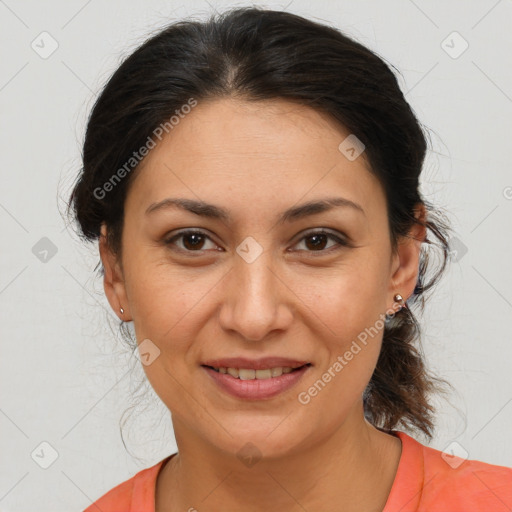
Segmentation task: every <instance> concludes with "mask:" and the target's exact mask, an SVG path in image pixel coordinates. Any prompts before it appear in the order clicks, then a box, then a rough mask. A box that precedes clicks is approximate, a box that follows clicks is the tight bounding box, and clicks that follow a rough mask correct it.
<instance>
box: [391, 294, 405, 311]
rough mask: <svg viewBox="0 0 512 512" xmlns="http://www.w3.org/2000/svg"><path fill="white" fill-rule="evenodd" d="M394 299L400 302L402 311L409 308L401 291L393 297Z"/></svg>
mask: <svg viewBox="0 0 512 512" xmlns="http://www.w3.org/2000/svg"><path fill="white" fill-rule="evenodd" d="M393 299H394V300H395V302H398V303H400V309H399V310H398V311H402V309H407V304H406V303H405V300H404V298H403V297H402V296H401V295H400V294H399V293H397V294H396V295H395V296H394V297H393Z"/></svg>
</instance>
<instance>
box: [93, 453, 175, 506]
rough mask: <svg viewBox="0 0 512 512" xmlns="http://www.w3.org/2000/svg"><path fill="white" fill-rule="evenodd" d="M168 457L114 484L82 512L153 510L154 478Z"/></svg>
mask: <svg viewBox="0 0 512 512" xmlns="http://www.w3.org/2000/svg"><path fill="white" fill-rule="evenodd" d="M169 458H170V457H167V458H165V459H163V460H161V461H160V462H158V463H157V464H155V465H154V466H151V467H149V468H146V469H143V470H142V471H139V472H138V473H137V474H135V475H134V476H133V477H131V478H130V479H128V480H126V481H124V482H122V483H120V484H118V485H116V486H115V487H114V488H113V489H110V491H108V492H106V493H105V494H103V496H101V497H100V498H99V499H97V500H96V501H95V502H94V503H92V504H91V505H90V506H89V507H88V508H86V509H85V510H84V511H83V512H98V510H101V511H102V512H130V511H132V510H133V511H135V510H138V509H139V507H142V509H141V510H147V511H148V512H149V511H150V510H154V503H155V487H156V479H157V476H158V472H159V471H160V468H161V467H162V465H163V464H164V462H165V461H167V460H168V459H169Z"/></svg>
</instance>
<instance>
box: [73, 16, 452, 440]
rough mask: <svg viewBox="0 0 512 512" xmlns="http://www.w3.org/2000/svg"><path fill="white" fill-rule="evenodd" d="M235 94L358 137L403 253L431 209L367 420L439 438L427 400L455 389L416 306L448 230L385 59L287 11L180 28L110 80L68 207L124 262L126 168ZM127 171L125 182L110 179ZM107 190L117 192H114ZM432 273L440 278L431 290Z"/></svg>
mask: <svg viewBox="0 0 512 512" xmlns="http://www.w3.org/2000/svg"><path fill="white" fill-rule="evenodd" d="M226 97H232V98H233V97H236V98H239V99H243V100H245V101H258V100H270V99H285V100H289V101H295V102H299V103H300V104H302V105H305V106H309V107H311V108H313V109H316V110H318V111H321V112H323V113H326V114H328V115H329V116H330V117H331V118H332V119H333V120H335V121H337V122H338V123H339V124H341V125H343V126H344V127H345V128H346V129H348V130H349V131H350V133H352V134H355V135H356V136H357V138H358V139H359V140H360V141H362V142H363V144H364V145H365V147H366V149H365V157H366V158H367V159H368V162H369V163H370V166H371V172H373V173H374V174H375V176H376V177H377V178H378V179H379V181H380V183H381V184H382V186H383V188H384V191H385V194H386V199H387V212H388V219H389V230H390V238H391V241H392V246H393V250H395V249H396V247H397V243H398V241H399V239H400V237H405V236H408V232H409V230H410V228H411V227H412V226H413V224H414V223H415V222H418V221H417V220H416V219H415V217H414V207H415V206H416V205H417V204H418V203H423V204H424V205H425V207H426V209H427V220H426V222H425V223H424V224H423V225H424V226H425V227H426V228H427V238H426V240H425V242H424V244H423V245H422V250H421V256H420V258H421V259H420V266H419V275H418V282H417V285H416V288H415V290H414V293H413V295H412V296H411V297H409V298H408V300H407V306H408V308H404V309H402V310H401V311H400V312H399V313H397V314H396V315H394V316H393V318H391V319H390V320H389V321H388V322H386V326H385V329H384V334H383V344H382V350H381V353H380V356H379V359H378V363H377V366H376V369H375V371H374V373H373V375H372V377H371V380H370V382H369V384H368V387H367V389H366V390H365V393H364V396H363V401H364V410H365V417H366V418H367V419H368V421H370V422H371V423H373V424H374V425H375V426H377V427H381V428H383V429H387V430H388V429H393V428H395V427H396V426H398V425H400V424H402V425H403V426H404V427H406V428H412V429H419V430H420V431H422V432H423V433H424V434H425V435H426V436H427V437H428V438H429V439H430V438H432V433H433V429H434V422H433V413H434V408H433V406H432V405H431V403H430V401H429V395H430V394H431V393H433V392H440V391H442V387H443V386H442V385H443V384H447V383H446V381H444V380H442V379H439V378H437V377H434V376H433V375H431V374H430V373H429V372H428V371H427V368H426V365H425V362H424V358H423V356H422V354H421V348H420V345H419V343H420V327H419V324H418V322H417V320H416V319H415V316H414V314H413V312H412V311H411V309H410V308H411V307H419V308H421V310H423V308H424V301H425V293H426V292H427V291H428V290H429V289H430V288H431V287H432V286H433V285H434V284H435V283H436V282H437V280H438V279H439V277H440V276H441V274H442V273H443V271H444V270H445V267H446V263H447V259H448V254H449V252H448V234H449V231H450V227H449V223H448V222H447V220H446V219H445V218H444V217H443V215H442V214H441V212H440V210H438V209H435V208H434V207H433V205H432V204H430V203H429V202H428V201H426V200H425V199H424V198H422V197H421V195H420V192H419V176H420V173H421V171H422V166H423V161H424V158H425V153H426V149H427V143H426V138H425V134H424V132H423V130H422V127H421V126H420V123H419V122H418V120H417V119H416V117H415V115H414V113H413V111H412V109H411V107H410V106H409V104H408V103H407V101H406V100H405V98H404V95H403V93H402V92H401V90H400V87H399V85H398V83H397V80H396V77H395V75H394V74H393V72H392V71H391V69H390V67H388V65H387V64H386V63H385V62H384V60H383V59H382V58H380V57H379V56H377V55H376V54H375V53H373V52H372V51H370V50H369V49H368V48H366V47H365V46H363V45H361V44H360V43H358V42H356V41H355V40H353V39H351V38H349V37H347V36H346V35H344V34H343V33H341V32H340V31H339V30H337V29H335V28H331V27H329V26H326V25H323V24H319V23H316V22H313V21H311V20H307V19H304V18H302V17H300V16H297V15H294V14H291V13H288V12H281V11H273V10H266V9H262V8H258V7H246V8H237V9H233V10H230V11H227V12H224V13H221V14H218V13H217V14H215V15H213V16H212V17H211V18H210V19H208V20H207V21H205V22H200V21H193V20H190V21H189V20H186V21H180V22H177V23H173V24H171V25H169V26H168V27H166V28H164V29H163V30H161V31H160V32H158V33H157V34H156V35H154V36H152V37H151V38H149V39H148V40H146V41H145V42H144V43H143V44H142V45H141V46H140V47H139V48H138V49H137V50H136V51H134V52H133V53H132V54H131V55H130V56H129V57H128V58H126V59H125V60H124V61H123V63H122V64H121V65H120V67H119V68H118V69H117V70H116V71H115V73H114V74H113V75H112V77H111V78H110V79H109V80H108V83H107V84H106V85H105V87H104V88H103V90H102V92H101V94H100V95H99V97H98V99H97V101H96V103H95V105H94V107H93V109H92V112H91V115H90V117H89V120H88V124H87V130H86V135H85V141H84V146H83V168H82V170H81V173H80V175H79V177H78V179H77V182H76V184H75V186H74V190H73V193H72V195H71V198H70V203H69V208H70V209H72V212H73V214H74V216H75V217H76V220H77V221H78V224H79V228H80V234H81V236H82V237H83V238H85V239H86V240H96V239H97V238H98V237H99V234H100V226H101V223H102V222H105V223H106V224H107V228H108V242H109V244H110V245H111V247H112V249H113V250H114V251H115V252H117V253H118V254H120V248H121V243H120V242H121V235H122V226H123V207H124V201H125V197H126V193H127V190H128V187H129V185H130V183H131V181H132V180H133V177H134V175H135V171H136V170H137V165H134V166H133V170H132V171H131V172H130V170H129V169H128V171H126V166H125V165H126V162H128V161H130V159H131V158H132V156H133V152H134V151H136V150H138V149H139V148H141V147H143V146H144V145H145V144H146V143H147V140H148V137H150V136H152V134H154V133H155V130H156V129H157V128H158V127H159V126H161V125H162V124H163V123H166V122H168V121H169V119H170V118H171V117H172V116H173V115H176V113H177V111H179V109H180V108H182V106H183V105H186V104H187V103H189V102H190V99H191V98H194V100H195V101H202V100H204V101H206V100H210V99H216V98H226ZM123 165H124V166H125V167H124V168H125V171H126V172H124V173H121V174H122V179H119V180H116V181H115V182H112V178H113V177H114V173H115V172H116V170H118V169H121V168H122V166H123ZM118 177H119V174H118ZM108 182H110V183H111V184H112V186H111V187H108V188H109V190H108V193H105V194H104V193H103V192H104V191H105V184H106V183H108ZM98 191H100V192H98ZM101 191H103V192H101ZM431 235H433V236H434V237H435V238H436V239H437V244H435V243H433V242H432V241H431V239H430V236H431ZM432 248H435V249H438V253H439V255H440V256H441V263H440V265H438V269H437V272H433V271H432V268H431V267H432V259H431V258H430V260H431V261H430V262H429V252H432ZM427 271H428V272H429V273H432V274H433V275H432V276H431V279H430V280H429V281H428V282H426V275H427Z"/></svg>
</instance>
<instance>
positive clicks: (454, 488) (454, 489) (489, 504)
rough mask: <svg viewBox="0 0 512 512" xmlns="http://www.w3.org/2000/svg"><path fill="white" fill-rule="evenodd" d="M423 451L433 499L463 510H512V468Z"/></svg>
mask: <svg viewBox="0 0 512 512" xmlns="http://www.w3.org/2000/svg"><path fill="white" fill-rule="evenodd" d="M422 449H423V454H424V468H425V479H424V480H425V490H426V489H427V488H430V489H429V492H428V493H426V496H428V499H429V500H433V501H434V502H436V501H439V502H444V501H446V500H447V503H448V504H452V503H453V505H455V504H458V506H459V507H462V508H461V509H460V510H463V509H464V506H466V507H471V508H470V509H471V510H473V511H475V512H476V511H480V510H482V511H484V510H485V511H486V512H490V511H494V510H496V511H498V510H510V508H511V507H512V468H509V467H505V466H498V465H494V464H489V463H487V462H483V461H480V460H472V459H463V458H460V457H457V456H455V455H451V454H449V453H445V452H442V451H440V450H436V449H434V448H431V447H428V446H423V445H422ZM427 482H430V484H428V483H427ZM427 486H428V487H427ZM443 500H444V501H443ZM427 502H428V501H427Z"/></svg>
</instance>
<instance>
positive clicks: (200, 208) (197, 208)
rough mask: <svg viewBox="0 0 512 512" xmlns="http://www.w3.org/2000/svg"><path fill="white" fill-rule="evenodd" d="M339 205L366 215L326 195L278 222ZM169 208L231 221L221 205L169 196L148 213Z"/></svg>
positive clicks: (356, 206) (294, 209)
mask: <svg viewBox="0 0 512 512" xmlns="http://www.w3.org/2000/svg"><path fill="white" fill-rule="evenodd" d="M339 207H348V208H352V209H353V210H355V211H358V212H360V213H362V214H363V215H365V216H366V213H365V211H364V209H363V207H362V206H361V205H359V204H357V203H354V202H353V201H351V200H350V199H345V198H344V197H326V198H322V199H318V200H315V201H309V202H307V203H303V204H301V205H299V206H293V207H291V208H289V209H288V210H285V211H284V212H283V213H282V214H281V216H280V218H279V220H278V223H279V224H283V223H285V222H293V221H297V220H300V219H303V218H305V217H309V216H310V215H316V214H318V213H323V212H326V211H329V210H332V209H334V208H339ZM168 208H180V209H182V210H186V211H188V212H191V213H194V214H196V215H199V216H201V217H208V218H210V219H217V220H221V221H225V222H228V223H229V222H231V215H230V213H229V211H228V210H226V209H224V208H221V207H220V206H215V205H213V204H209V203H205V202H204V201H196V200H194V199H185V198H167V199H164V200H163V201H159V202H158V203H153V204H151V205H150V206H149V207H148V208H147V209H146V215H148V214H150V213H153V212H155V211H158V210H162V209H168Z"/></svg>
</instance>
